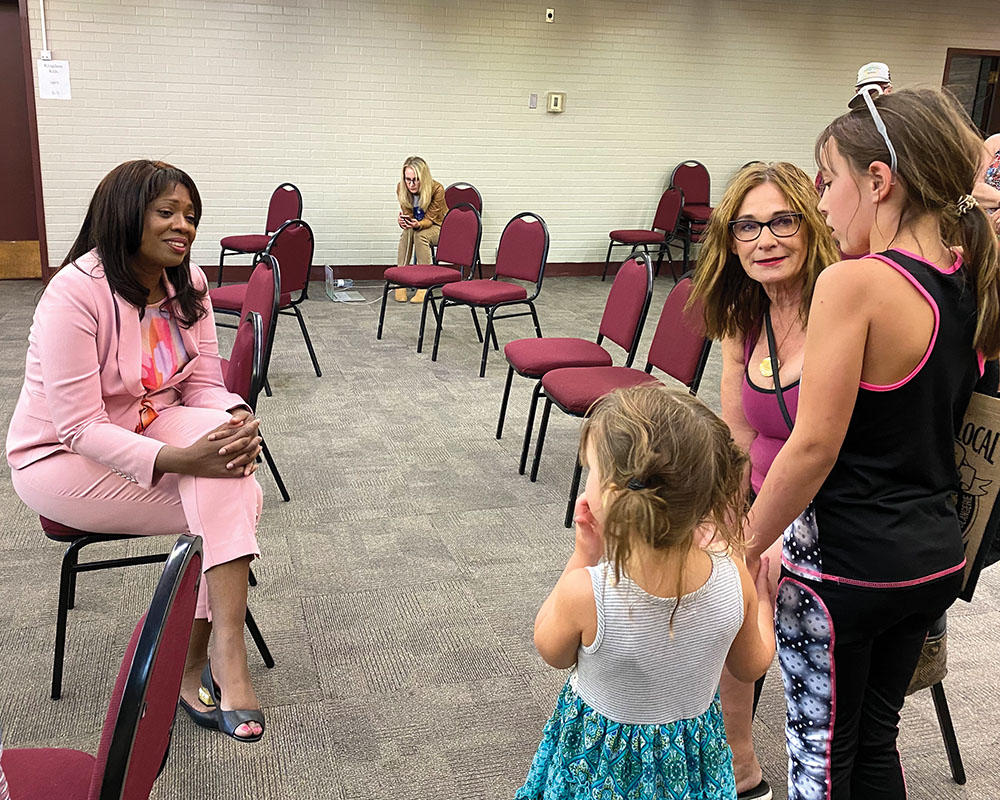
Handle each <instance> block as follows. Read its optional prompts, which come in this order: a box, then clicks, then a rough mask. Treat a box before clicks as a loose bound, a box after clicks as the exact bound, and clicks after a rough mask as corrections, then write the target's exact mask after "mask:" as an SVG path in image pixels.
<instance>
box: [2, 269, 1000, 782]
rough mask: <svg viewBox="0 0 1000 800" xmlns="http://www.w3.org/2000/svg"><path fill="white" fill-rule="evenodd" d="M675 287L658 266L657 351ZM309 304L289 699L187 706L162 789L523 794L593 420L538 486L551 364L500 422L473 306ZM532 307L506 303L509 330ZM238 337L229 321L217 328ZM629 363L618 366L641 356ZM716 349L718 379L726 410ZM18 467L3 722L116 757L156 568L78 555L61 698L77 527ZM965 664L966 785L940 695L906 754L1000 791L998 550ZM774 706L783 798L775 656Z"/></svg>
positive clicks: (585, 325)
mask: <svg viewBox="0 0 1000 800" xmlns="http://www.w3.org/2000/svg"><path fill="white" fill-rule="evenodd" d="M608 285H609V284H601V283H600V282H599V281H598V280H597V279H596V278H556V279H550V280H549V281H548V282H547V283H546V285H545V287H544V289H543V291H542V295H541V299H540V301H539V306H538V307H539V315H540V318H541V322H542V328H543V332H544V333H545V334H547V335H580V336H586V337H590V336H592V335H594V334H595V333H596V328H597V325H598V322H599V319H600V314H601V310H602V308H603V304H604V299H605V297H606V292H607V288H608ZM670 285H671V281H670V280H669V278H660V279H659V280H658V281H657V284H656V291H655V294H654V298H653V304H652V306H651V312H650V323H649V325H648V326H647V329H646V332H645V335H644V337H643V339H644V341H643V344H642V346H641V347H640V351H639V352H640V358H639V361H640V365H641V362H642V359H643V358H644V354H645V352H646V349H647V347H648V343H649V340H650V338H651V336H652V331H653V327H654V325H655V321H656V319H657V317H658V314H659V309H660V308H661V306H662V303H663V299H664V297H665V296H666V293H667V291H668V290H669V287H670ZM314 286H315V288H314V294H315V295H316V297H317V299H314V300H310V301H308V302H307V303H306V304H305V306H304V311H305V317H306V320H307V322H308V326H309V330H310V332H311V334H312V338H313V342H314V343H315V345H316V351H317V355H318V357H319V361H320V364H321V366H322V368H323V377H322V378H317V377H316V376H315V374H314V373H313V371H312V367H311V365H310V363H309V359H308V355H307V353H306V349H305V346H304V343H303V341H302V338H301V336H300V333H299V331H298V329H297V326H296V325H295V323H294V322H292V321H291V320H290V319H288V318H286V317H282V318H281V320H280V322H279V325H278V329H277V337H276V341H275V346H274V355H273V358H272V362H271V374H270V382H271V386H272V387H273V389H274V396H273V397H272V398H266V397H262V398H261V402H260V406H259V409H258V411H259V416H260V417H261V419H262V420H263V429H264V430H265V431H266V435H267V440H268V443H269V446H270V448H271V450H272V453H273V454H274V457H275V460H276V461H277V464H278V466H279V468H280V470H281V473H282V476H283V477H284V480H285V483H286V484H287V486H288V488H289V490H290V492H291V495H292V499H291V502H289V503H283V502H282V501H281V498H280V496H279V495H278V492H277V490H276V487H275V484H274V481H273V480H272V478H271V475H270V474H268V471H267V469H266V467H263V468H262V469H261V470H260V471H259V472H258V477H259V480H260V483H261V485H262V486H263V489H264V495H265V500H264V513H263V517H262V519H261V523H260V528H259V538H260V547H261V551H262V558H261V559H260V561H259V562H258V563H257V564H256V565H255V571H256V572H257V577H258V579H259V585H258V586H257V587H256V588H253V589H251V590H250V603H251V607H252V609H253V611H254V614H255V616H256V618H257V621H258V623H259V625H260V627H261V630H262V631H263V634H264V636H265V637H266V639H267V641H268V643H269V645H270V648H271V650H272V652H273V654H274V657H275V660H276V662H277V664H276V666H275V667H274V669H271V670H268V669H266V668H265V667H264V665H263V664H262V663H261V661H260V659H259V658H258V657H257V656H256V654H255V653H253V651H252V650H251V660H250V665H251V671H252V674H253V676H254V680H255V685H256V688H257V692H258V694H259V697H260V700H261V703H262V704H263V707H264V710H265V714H266V716H267V722H268V730H267V734H266V736H265V738H264V740H263V741H262V742H260V743H257V744H250V745H247V744H239V743H237V742H234V741H232V740H230V739H227V738H225V737H223V736H221V735H219V734H217V733H212V732H208V731H205V730H203V729H200V728H197V727H195V726H194V724H193V723H192V722H191V721H190V720H189V719H188V717H187V716H186V715H184V714H180V715H179V716H178V718H177V723H176V726H175V729H174V739H173V745H172V747H171V752H170V758H169V761H168V763H167V765H166V768H165V770H164V772H163V774H162V775H161V777H160V779H159V780H158V781H157V783H156V785H155V787H154V790H153V797H154V798H180V797H183V798H189V799H190V800H199V799H200V798H232V797H253V798H255V799H256V800H278V799H279V798H280V800H288V799H289V798H295V799H296V800H309V799H311V798H317V800H318V799H319V798H323V800H328V798H343V800H366V799H367V798H385V797H388V796H391V797H393V798H396V800H409V799H410V798H413V799H414V800H416V798H442V799H445V800H450V799H451V798H455V799H456V800H457V799H458V798H462V799H463V800H474V799H478V798H484V799H485V798H490V799H491V800H492V799H493V798H503V797H510V796H512V795H513V792H514V791H515V789H516V788H517V787H518V786H519V785H520V783H521V781H522V780H523V778H524V776H525V774H526V771H527V768H528V765H529V763H530V760H531V757H532V755H533V753H534V750H535V747H536V745H537V743H538V739H539V736H540V734H541V730H542V726H543V724H544V722H545V720H546V719H547V718H548V715H549V713H550V712H551V709H552V708H553V707H554V704H555V700H556V696H557V693H558V690H559V687H560V686H561V684H562V683H563V681H564V680H565V673H564V672H560V671H557V670H553V669H550V668H549V667H547V666H546V665H545V664H544V663H543V662H542V661H541V659H540V658H539V657H538V655H537V654H536V653H535V650H534V647H533V646H532V620H533V618H534V614H535V612H536V610H537V608H538V606H539V604H540V603H541V601H542V599H543V598H544V597H545V595H546V593H547V592H548V591H549V589H550V588H551V586H552V585H553V583H554V582H555V580H556V578H557V576H558V575H559V573H560V571H561V570H562V568H563V565H564V563H565V560H566V558H567V557H568V556H569V554H570V552H571V551H572V546H573V536H572V533H571V532H570V531H568V530H566V529H565V528H563V527H562V518H563V512H564V509H565V504H566V500H567V497H568V492H569V483H570V477H571V473H572V464H573V458H574V457H575V453H576V445H577V435H578V431H579V422H578V421H577V420H574V419H570V418H567V417H564V416H563V415H561V414H558V413H556V414H553V417H552V420H551V422H550V425H549V435H548V438H547V441H546V446H545V453H544V457H543V459H542V463H541V470H540V473H539V478H538V481H537V483H530V482H529V481H528V479H527V478H526V477H523V476H520V475H518V474H517V460H518V456H519V453H520V448H521V435H522V432H523V426H524V419H525V416H526V411H527V404H528V397H529V394H530V388H531V386H530V384H529V382H528V381H526V380H523V379H517V378H516V379H515V384H514V387H513V390H512V393H511V403H510V408H509V411H508V423H507V429H506V431H505V434H504V436H503V438H502V439H501V440H497V439H496V438H495V437H494V431H495V427H496V417H497V411H498V408H499V402H500V396H501V393H502V390H503V381H504V378H505V375H506V369H505V362H504V361H503V358H502V355H500V354H498V353H491V354H490V361H489V366H488V370H487V375H486V378H485V379H480V378H479V377H478V366H479V345H478V344H477V342H476V338H475V333H474V331H473V328H472V321H471V319H469V315H468V313H464V314H463V313H459V312H458V310H456V309H451V310H449V312H448V316H447V325H446V327H445V329H444V332H443V334H442V338H441V350H440V355H439V358H438V361H437V362H432V361H431V360H430V355H429V350H430V348H429V346H428V347H427V348H426V351H425V352H424V353H423V354H420V355H418V354H416V353H415V352H414V349H415V344H416V332H417V323H418V318H419V311H420V309H419V306H416V305H411V304H407V305H400V304H396V303H393V302H392V301H391V300H390V303H389V308H388V309H387V313H386V329H385V333H384V336H383V339H382V341H376V340H375V328H376V323H377V319H378V303H377V302H374V301H375V300H377V298H378V296H379V291H378V288H376V287H375V286H373V285H367V286H359V287H356V288H359V289H360V291H361V293H362V294H363V295H364V296H365V297H366V299H367V300H368V301H369V302H367V303H364V304H362V303H353V304H347V303H333V302H330V301H329V300H328V299H327V298H326V297H325V296H324V295H323V293H322V289H321V287H320V286H319V285H314ZM39 288H40V284H39V283H38V282H37V281H8V282H4V283H2V284H0V430H3V431H6V427H7V422H8V421H9V419H10V415H11V413H12V410H13V408H14V404H15V402H16V399H17V393H18V391H19V389H20V386H21V381H22V378H23V372H24V352H25V348H26V338H27V332H28V327H29V325H30V322H31V314H32V309H33V306H34V302H35V299H36V296H37V293H38V291H39ZM532 334H533V332H532V330H531V323H530V319H529V318H523V319H516V320H509V321H502V322H500V323H499V338H500V343H501V346H502V344H503V343H504V342H505V341H508V340H510V339H513V338H518V337H521V336H530V335H532ZM220 339H221V349H222V352H224V353H225V352H228V348H229V347H230V345H231V342H232V338H231V332H230V331H222V332H221V334H220ZM618 363H620V361H619V362H618ZM719 377H720V361H719V351H718V348H717V347H716V348H715V350H714V351H713V354H712V359H711V362H710V364H709V369H708V370H707V372H706V374H705V378H704V380H703V383H702V390H701V392H700V395H701V396H702V397H703V398H704V399H705V401H706V402H707V403H709V405H711V406H712V407H713V408H716V409H718V405H719V392H718V387H719ZM0 463H3V464H4V466H3V467H0V726H2V729H3V740H4V745H5V746H8V747H38V746H61V747H74V748H79V749H81V750H87V751H90V752H94V751H95V750H96V748H97V744H98V738H99V735H100V729H101V725H102V723H103V719H104V714H105V711H106V708H107V703H108V698H109V695H110V690H111V685H112V683H113V680H114V676H115V673H116V670H117V669H118V665H119V661H120V656H121V653H122V652H123V651H124V648H125V645H126V643H127V640H128V636H129V634H130V632H131V630H132V627H133V625H134V624H135V621H136V619H137V618H138V617H139V615H140V614H141V613H142V612H143V610H144V609H145V607H146V605H147V604H148V602H149V599H150V597H151V592H152V587H153V585H154V584H155V580H156V578H157V575H158V571H159V567H157V566H145V567H132V568H129V569H127V570H116V571H104V572H98V573H90V574H86V575H83V576H81V578H80V580H79V589H78V594H77V597H78V600H77V607H76V608H75V609H74V610H73V611H71V612H70V617H69V633H68V642H67V653H66V670H65V677H64V689H63V698H62V699H61V700H59V701H57V702H53V701H52V700H50V699H49V697H48V688H49V679H50V670H51V662H52V645H53V635H54V626H55V607H56V597H57V590H58V569H59V559H60V556H61V551H60V548H59V547H58V546H57V545H56V544H54V543H53V542H51V541H49V540H47V539H46V538H44V537H43V535H42V533H41V530H40V528H39V525H38V518H37V516H36V515H34V514H32V512H31V511H30V510H29V509H27V508H26V507H25V506H24V505H22V504H21V502H20V501H19V500H18V498H17V497H16V496H15V494H14V492H13V490H12V489H11V486H10V475H9V471H8V470H7V467H6V463H5V462H0ZM170 545H171V542H170V541H167V540H165V539H161V538H160V537H152V538H150V539H149V540H143V541H139V542H131V543H128V544H125V545H122V544H117V545H115V546H110V545H109V546H102V547H94V548H92V549H93V550H94V551H95V552H94V553H93V554H92V555H93V556H94V557H96V556H98V555H106V556H109V557H114V556H115V555H120V554H121V553H123V552H128V553H130V554H137V553H145V552H156V551H165V550H167V549H169V547H170ZM948 644H949V658H950V664H949V667H950V673H949V676H948V678H947V680H946V681H945V687H946V689H947V692H948V698H949V700H950V703H951V711H952V714H953V717H954V721H955V728H956V731H957V735H958V739H959V742H960V744H961V747H962V755H963V757H964V759H965V766H966V769H967V771H968V774H969V782H968V784H967V785H966V786H964V787H960V786H957V785H956V784H954V783H953V782H952V780H951V777H950V774H949V771H948V763H947V760H946V758H945V752H944V748H943V745H942V742H941V736H940V733H939V730H938V724H937V720H936V717H935V714H934V707H933V704H932V702H931V696H930V693H929V692H921V693H919V694H917V695H914V696H913V697H911V698H909V699H908V700H907V703H906V707H905V708H904V710H903V719H902V723H901V731H902V732H901V737H900V751H901V753H902V759H903V763H904V766H905V769H906V775H907V782H908V785H909V790H910V797H911V798H914V799H915V800H922V799H924V798H926V799H927V800H930V799H931V798H933V800H946V798H991V797H993V798H995V797H1000V770H998V769H997V766H998V763H1000V762H998V758H997V752H998V749H1000V725H998V723H997V720H998V719H1000V682H998V680H997V677H996V676H997V672H998V668H997V663H998V661H1000V569H993V570H989V571H987V572H986V573H985V574H984V575H983V577H982V580H981V582H980V586H979V589H978V591H977V596H976V598H975V602H973V603H972V604H965V603H962V602H959V603H957V604H956V606H955V608H954V609H953V611H952V612H951V613H950V619H949V643H948ZM769 678H770V679H769V680H768V682H767V684H766V686H765V690H764V695H763V699H762V701H761V706H760V710H759V713H758V717H757V722H756V723H755V725H756V727H755V736H756V741H757V746H758V752H759V754H760V757H761V760H762V761H763V763H764V771H765V775H766V776H767V778H768V779H769V780H770V781H771V782H772V784H773V785H774V786H775V796H776V797H779V798H783V797H784V796H785V793H784V789H783V785H784V777H783V776H784V771H785V755H784V737H783V727H782V726H783V701H782V693H781V682H780V679H779V678H778V676H777V673H776V668H774V667H773V668H772V672H771V675H770V676H769Z"/></svg>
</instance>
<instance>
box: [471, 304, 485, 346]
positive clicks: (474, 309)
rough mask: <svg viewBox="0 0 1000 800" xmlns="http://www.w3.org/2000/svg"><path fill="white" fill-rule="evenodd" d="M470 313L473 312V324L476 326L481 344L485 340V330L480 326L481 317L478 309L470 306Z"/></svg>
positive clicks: (477, 336)
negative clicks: (477, 311)
mask: <svg viewBox="0 0 1000 800" xmlns="http://www.w3.org/2000/svg"><path fill="white" fill-rule="evenodd" d="M469 311H471V312H472V324H473V325H475V326H476V338H477V339H478V340H479V341H480V342H481V341H482V340H483V329H482V328H481V327H480V326H479V315H478V314H477V313H476V307H475V306H469Z"/></svg>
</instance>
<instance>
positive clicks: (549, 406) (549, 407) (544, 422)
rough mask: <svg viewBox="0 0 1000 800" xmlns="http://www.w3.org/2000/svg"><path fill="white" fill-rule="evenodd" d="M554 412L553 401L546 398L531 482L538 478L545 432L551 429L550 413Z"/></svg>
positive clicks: (532, 464) (532, 463) (536, 444)
mask: <svg viewBox="0 0 1000 800" xmlns="http://www.w3.org/2000/svg"><path fill="white" fill-rule="evenodd" d="M551 410H552V400H551V399H549V398H548V397H546V398H545V408H544V409H543V410H542V422H541V424H540V425H539V426H538V441H537V442H535V460H534V461H532V462H531V482H532V483H534V482H535V480H536V479H537V478H538V463H539V462H540V461H541V460H542V445H543V444H545V431H546V430H547V429H548V427H549V412H550V411H551Z"/></svg>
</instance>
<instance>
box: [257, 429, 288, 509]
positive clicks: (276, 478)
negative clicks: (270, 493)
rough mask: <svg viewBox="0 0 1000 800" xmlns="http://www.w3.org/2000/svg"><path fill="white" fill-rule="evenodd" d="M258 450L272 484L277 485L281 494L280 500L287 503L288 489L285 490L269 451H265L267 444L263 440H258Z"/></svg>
mask: <svg viewBox="0 0 1000 800" xmlns="http://www.w3.org/2000/svg"><path fill="white" fill-rule="evenodd" d="M260 449H261V452H262V453H263V454H264V460H265V461H267V466H268V468H269V469H270V470H271V477H273V478H274V482H275V483H276V484H278V491H279V492H281V498H282V499H283V500H284V501H285V502H286V503H287V502H288V501H289V500H291V498H290V497H289V496H288V489H286V488H285V482H284V481H283V480H281V473H280V472H278V467H277V465H276V464H275V463H274V459H273V458H272V457H271V451H270V450H268V449H267V442H265V441H264V439H263V438H261V440H260Z"/></svg>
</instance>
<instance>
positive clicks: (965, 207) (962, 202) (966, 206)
mask: <svg viewBox="0 0 1000 800" xmlns="http://www.w3.org/2000/svg"><path fill="white" fill-rule="evenodd" d="M957 205H958V216H960V217H961V216H963V215H965V214H966V213H967V212H969V211H971V210H972V209H973V208H975V207H976V206H978V205H979V203H977V202H976V198H975V197H973V196H972V195H971V194H963V195H962V196H961V197H959V198H958V204H957Z"/></svg>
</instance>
